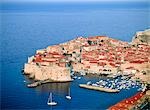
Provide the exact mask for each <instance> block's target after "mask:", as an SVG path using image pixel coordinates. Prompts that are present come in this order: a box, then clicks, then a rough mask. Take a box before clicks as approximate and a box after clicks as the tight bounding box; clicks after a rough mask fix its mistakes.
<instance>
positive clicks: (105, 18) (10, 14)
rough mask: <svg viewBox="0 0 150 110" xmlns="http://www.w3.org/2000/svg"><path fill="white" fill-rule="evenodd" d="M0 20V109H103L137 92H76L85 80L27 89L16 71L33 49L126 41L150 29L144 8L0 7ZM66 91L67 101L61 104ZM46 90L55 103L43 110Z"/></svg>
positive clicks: (100, 6)
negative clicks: (92, 39)
mask: <svg viewBox="0 0 150 110" xmlns="http://www.w3.org/2000/svg"><path fill="white" fill-rule="evenodd" d="M116 7H117V8H116ZM0 16H1V21H0V24H1V26H0V49H1V53H0V63H1V65H0V67H1V68H0V74H1V75H0V77H1V89H0V92H1V101H0V102H1V109H68V110H70V109H107V108H108V107H109V106H111V105H113V104H115V103H117V102H118V101H120V100H122V99H124V98H127V97H130V96H132V95H133V94H135V93H136V92H137V90H136V89H130V90H123V91H121V92H120V93H117V94H110V93H104V92H98V91H91V90H86V89H81V88H79V87H78V84H79V83H84V82H86V81H88V80H92V79H90V78H82V79H81V80H75V81H73V82H72V83H57V84H45V85H42V86H39V87H37V88H32V89H31V88H27V87H26V83H25V82H24V80H27V79H26V77H25V76H23V75H22V73H21V70H22V68H23V65H24V63H25V62H26V61H27V57H28V56H31V55H33V54H34V53H35V51H36V50H37V49H41V48H45V47H47V46H49V45H53V44H59V43H62V42H66V41H68V40H71V39H73V38H76V37H77V36H94V35H107V36H109V37H112V38H116V39H120V40H123V41H128V42H130V41H131V40H132V36H133V35H134V34H135V32H136V31H140V30H144V29H147V28H150V21H149V19H150V16H149V7H148V6H147V5H145V4H143V5H140V4H137V5H135V4H133V5H130V4H128V5H125V6H124V5H121V6H120V5H119V6H118V5H116V4H115V5H111V4H109V5H108V6H107V4H105V5H101V4H87V5H86V4H63V5H62V4H59V5H58V4H53V5H52V4H49V5H48V4H42V5H40V4H37V5H33V4H30V5H29V4H27V5H26V4H2V8H1V13H0ZM68 88H70V89H71V96H72V100H70V101H69V100H67V99H65V95H66V94H67V92H68ZM49 91H52V92H53V94H54V95H53V97H54V100H55V101H57V102H58V105H57V106H55V107H53V108H52V107H49V106H48V105H47V98H48V92H49Z"/></svg>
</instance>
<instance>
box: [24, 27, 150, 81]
mask: <svg viewBox="0 0 150 110" xmlns="http://www.w3.org/2000/svg"><path fill="white" fill-rule="evenodd" d="M149 56H150V30H145V31H141V32H137V33H136V34H135V36H134V37H133V40H132V42H130V43H129V42H124V41H120V40H116V39H112V38H109V37H107V36H91V37H77V38H76V39H73V40H71V41H68V42H65V43H62V44H58V45H53V46H48V47H47V48H45V49H40V50H37V51H36V53H35V55H34V56H31V57H29V58H28V62H27V63H25V65H24V74H26V75H28V76H29V77H30V78H32V79H34V80H35V81H46V82H53V81H54V82H67V81H71V80H72V79H71V73H72V72H85V73H88V74H98V75H101V74H103V75H106V76H110V75H114V74H115V75H120V74H124V75H126V74H132V75H133V77H132V78H135V79H138V80H142V81H144V82H146V83H149V81H150V80H149V77H150V57H149Z"/></svg>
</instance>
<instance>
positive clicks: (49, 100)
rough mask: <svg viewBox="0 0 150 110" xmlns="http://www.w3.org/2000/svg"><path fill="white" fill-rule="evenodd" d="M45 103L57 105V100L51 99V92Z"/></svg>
mask: <svg viewBox="0 0 150 110" xmlns="http://www.w3.org/2000/svg"><path fill="white" fill-rule="evenodd" d="M47 105H52V106H53V105H57V102H53V101H52V93H50V94H49V97H48V101H47Z"/></svg>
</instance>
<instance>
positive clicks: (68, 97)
mask: <svg viewBox="0 0 150 110" xmlns="http://www.w3.org/2000/svg"><path fill="white" fill-rule="evenodd" d="M66 99H68V100H70V99H71V96H70V88H69V92H68V95H67V96H66Z"/></svg>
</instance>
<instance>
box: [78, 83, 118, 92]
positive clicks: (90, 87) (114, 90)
mask: <svg viewBox="0 0 150 110" xmlns="http://www.w3.org/2000/svg"><path fill="white" fill-rule="evenodd" d="M79 87H81V88H86V89H91V90H97V91H103V92H109V93H117V92H119V90H118V89H109V88H103V87H98V86H91V85H86V84H79Z"/></svg>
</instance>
